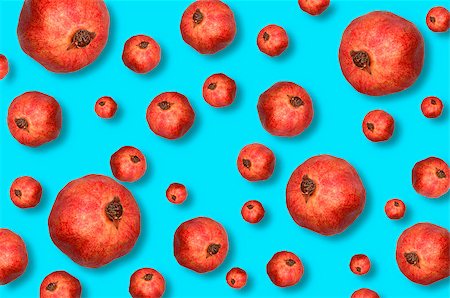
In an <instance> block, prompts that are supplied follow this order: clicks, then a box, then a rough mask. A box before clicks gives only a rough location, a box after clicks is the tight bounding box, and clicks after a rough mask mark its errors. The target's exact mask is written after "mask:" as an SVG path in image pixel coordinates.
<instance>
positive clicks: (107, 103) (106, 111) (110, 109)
mask: <svg viewBox="0 0 450 298" xmlns="http://www.w3.org/2000/svg"><path fill="white" fill-rule="evenodd" d="M94 110H95V113H96V114H97V115H98V116H99V117H100V118H105V119H110V118H112V117H114V115H115V114H116V112H117V103H116V102H115V101H114V99H112V98H111V97H109V96H102V97H100V98H99V99H98V100H97V102H96V103H95V107H94Z"/></svg>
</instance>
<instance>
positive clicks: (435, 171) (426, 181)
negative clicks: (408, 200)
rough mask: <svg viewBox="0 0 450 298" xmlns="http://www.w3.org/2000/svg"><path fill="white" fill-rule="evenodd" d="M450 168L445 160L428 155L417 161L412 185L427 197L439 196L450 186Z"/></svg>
mask: <svg viewBox="0 0 450 298" xmlns="http://www.w3.org/2000/svg"><path fill="white" fill-rule="evenodd" d="M449 175H450V170H449V168H448V165H447V163H446V162H445V161H443V160H442V159H440V158H437V157H428V158H426V159H424V160H421V161H419V162H417V163H416V164H415V165H414V168H413V169H412V185H413V187H414V189H415V190H416V191H417V193H419V194H421V195H422V196H424V197H427V198H433V199H436V198H439V197H441V196H443V195H445V194H446V193H447V192H448V190H449V187H450V180H449V177H450V176H449Z"/></svg>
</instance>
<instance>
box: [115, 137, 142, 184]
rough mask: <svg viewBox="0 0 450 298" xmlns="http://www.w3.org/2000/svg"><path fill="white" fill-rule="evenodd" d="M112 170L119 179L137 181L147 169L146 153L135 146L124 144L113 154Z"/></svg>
mask: <svg viewBox="0 0 450 298" xmlns="http://www.w3.org/2000/svg"><path fill="white" fill-rule="evenodd" d="M109 163H110V165H111V171H112V173H113V175H114V177H116V178H117V179H119V180H120V181H124V182H135V181H137V180H139V179H141V178H142V176H144V174H145V172H146V171H147V162H146V160H145V156H144V154H142V152H141V151H140V150H139V149H137V148H134V147H131V146H124V147H122V148H120V149H119V150H117V151H116V152H115V153H114V154H113V155H111V160H110V162H109Z"/></svg>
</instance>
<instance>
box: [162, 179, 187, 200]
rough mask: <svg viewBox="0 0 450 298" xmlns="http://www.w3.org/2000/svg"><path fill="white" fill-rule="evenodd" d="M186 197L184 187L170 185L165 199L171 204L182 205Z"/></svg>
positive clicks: (181, 185)
mask: <svg viewBox="0 0 450 298" xmlns="http://www.w3.org/2000/svg"><path fill="white" fill-rule="evenodd" d="M187 196H188V192H187V189H186V186H184V185H183V184H180V183H172V184H170V185H169V187H168V188H167V190H166V198H167V200H169V202H171V203H173V204H182V203H183V202H184V201H186V199H187Z"/></svg>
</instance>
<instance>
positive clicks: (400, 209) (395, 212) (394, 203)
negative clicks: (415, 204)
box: [384, 199, 406, 219]
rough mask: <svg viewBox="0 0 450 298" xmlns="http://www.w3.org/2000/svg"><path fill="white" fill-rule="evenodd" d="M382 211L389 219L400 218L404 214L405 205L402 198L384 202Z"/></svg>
mask: <svg viewBox="0 0 450 298" xmlns="http://www.w3.org/2000/svg"><path fill="white" fill-rule="evenodd" d="M384 212H386V215H387V217H389V218H390V219H401V218H403V216H405V212H406V205H405V203H403V201H402V200H399V199H392V200H389V201H387V202H386V205H385V206H384Z"/></svg>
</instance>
